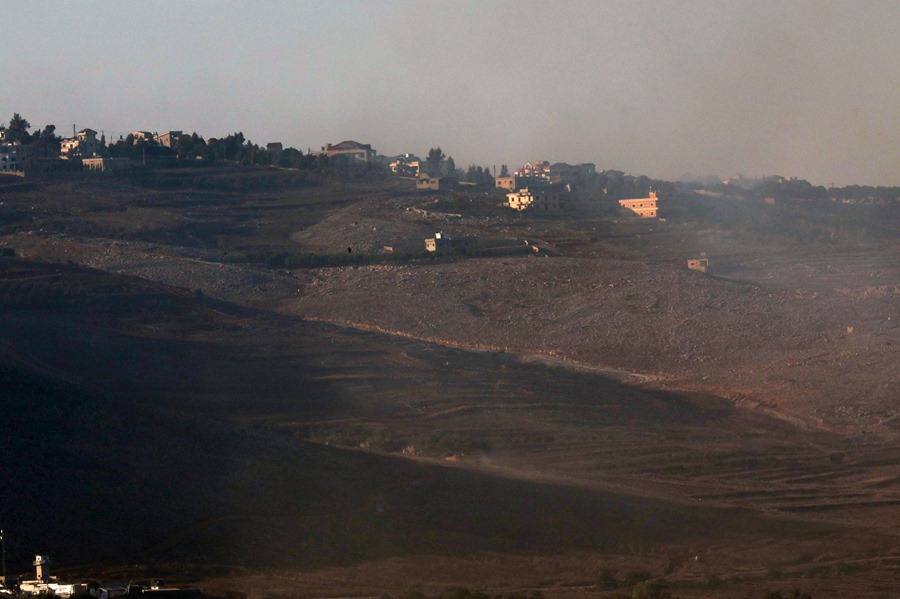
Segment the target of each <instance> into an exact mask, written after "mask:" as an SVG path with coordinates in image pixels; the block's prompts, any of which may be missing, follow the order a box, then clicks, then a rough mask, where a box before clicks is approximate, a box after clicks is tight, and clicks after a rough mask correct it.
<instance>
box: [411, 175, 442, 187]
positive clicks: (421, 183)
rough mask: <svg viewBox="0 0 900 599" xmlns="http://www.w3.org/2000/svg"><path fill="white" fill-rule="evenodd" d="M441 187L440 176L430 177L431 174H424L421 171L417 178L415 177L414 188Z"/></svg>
mask: <svg viewBox="0 0 900 599" xmlns="http://www.w3.org/2000/svg"><path fill="white" fill-rule="evenodd" d="M440 188H441V178H440V177H432V176H431V175H426V174H425V173H422V174H421V175H419V178H418V179H416V189H430V190H434V191H437V190H439V189H440Z"/></svg>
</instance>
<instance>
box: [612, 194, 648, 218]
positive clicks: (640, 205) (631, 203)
mask: <svg viewBox="0 0 900 599" xmlns="http://www.w3.org/2000/svg"><path fill="white" fill-rule="evenodd" d="M656 200H657V197H656V192H655V191H651V192H650V195H649V197H646V198H634V199H629V200H619V205H620V206H622V207H623V208H628V209H629V210H631V211H632V212H634V213H635V214H637V215H638V216H640V217H641V218H656V212H657V207H656Z"/></svg>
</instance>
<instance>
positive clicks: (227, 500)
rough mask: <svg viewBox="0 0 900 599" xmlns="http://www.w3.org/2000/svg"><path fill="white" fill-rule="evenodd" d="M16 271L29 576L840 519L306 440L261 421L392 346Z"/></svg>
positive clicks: (18, 475) (326, 559)
mask: <svg viewBox="0 0 900 599" xmlns="http://www.w3.org/2000/svg"><path fill="white" fill-rule="evenodd" d="M0 281H2V290H3V294H2V295H0V303H2V312H3V314H4V327H3V329H2V331H0V347H2V352H0V385H2V388H3V390H4V400H3V402H2V403H0V428H2V434H0V451H2V459H0V468H2V472H0V477H2V480H3V481H4V487H5V488H4V493H3V499H2V502H0V521H2V522H3V523H4V526H5V528H6V529H7V531H8V536H9V537H10V539H11V543H10V550H11V556H10V557H11V563H12V565H13V566H14V569H15V570H18V571H22V570H24V569H27V561H28V559H29V556H30V555H32V554H35V553H39V552H48V553H52V554H53V555H54V556H55V557H56V559H57V562H58V563H61V564H75V563H87V562H93V561H97V560H106V561H108V562H134V561H144V562H150V563H154V562H156V563H162V562H170V561H173V560H175V561H180V562H189V563H198V564H223V565H233V566H235V565H248V566H262V565H269V564H271V565H280V566H323V565H342V564H350V563H354V562H357V561H360V560H368V559H378V558H385V557H391V556H403V555H423V554H434V555H465V554H470V553H472V552H479V551H497V552H510V551H512V552H521V551H527V552H535V553H542V552H551V553H552V552H565V551H570V550H573V549H582V550H601V549H607V550H612V549H615V548H622V547H629V546H637V545H653V544H666V543H676V542H678V543H682V542H691V541H695V542H710V541H713V540H716V539H719V540H724V539H726V538H731V539H736V538H738V537H741V536H743V535H749V534H750V533H752V534H753V535H754V536H757V537H758V536H760V535H762V536H770V535H771V536H773V537H782V536H784V535H787V536H794V535H803V534H806V533H809V532H810V531H811V530H813V529H816V530H820V529H821V527H819V526H814V527H812V528H811V527H810V525H803V527H801V526H800V525H799V524H790V523H784V522H781V523H774V522H773V521H769V520H766V519H762V518H759V517H757V516H753V515H751V514H748V513H746V512H742V511H740V510H735V509H709V508H703V509H701V508H695V507H685V506H682V505H679V504H675V503H670V502H666V501H663V500H658V499H651V498H635V497H629V496H626V495H621V494H616V493H609V492H601V491H597V490H591V489H589V488H575V487H569V486H559V485H550V484H541V483H537V482H528V481H521V480H515V479H511V478H502V477H497V476H490V475H487V474H484V473H478V472H470V471H467V470H463V469H458V468H448V467H442V466H437V465H431V464H427V463H417V462H413V461H410V460H406V459H402V458H397V457H389V456H384V455H373V454H366V453H363V452H358V451H348V450H339V449H335V448H329V447H325V446H319V445H311V444H305V443H302V442H300V441H298V440H297V439H296V438H295V437H294V436H292V435H288V434H284V433H279V432H277V431H275V430H274V429H272V428H271V427H269V426H262V425H261V424H260V423H262V422H272V421H273V419H274V420H278V421H281V420H290V419H296V418H323V417H328V416H329V415H332V414H333V413H334V412H336V411H337V410H338V408H340V409H345V408H346V407H347V406H346V405H344V404H345V403H346V402H348V401H349V400H348V399H347V398H346V397H345V395H346V393H344V392H342V391H341V390H340V387H339V386H337V385H335V384H332V383H328V382H323V381H322V379H327V378H328V377H327V376H322V375H323V373H328V372H330V371H334V370H329V369H338V368H340V364H341V362H342V361H346V360H350V361H359V360H360V359H361V358H360V356H362V355H363V353H364V354H365V359H366V360H375V362H374V363H373V364H374V365H373V368H374V369H380V370H382V371H383V370H384V369H385V368H387V367H388V366H389V364H388V363H387V362H382V363H381V364H378V363H377V360H379V359H381V360H388V357H389V352H388V349H389V348H388V347H387V346H383V347H380V348H377V349H376V350H373V349H372V348H369V349H368V350H366V352H363V353H361V350H360V344H361V343H362V341H361V340H359V339H355V340H353V343H354V344H355V345H351V344H350V343H349V342H348V341H347V339H344V338H341V336H340V335H339V334H337V333H336V332H335V331H334V329H331V328H326V327H318V326H313V325H303V324H296V323H294V324H291V323H290V322H288V321H286V320H285V321H284V322H281V321H279V322H280V324H281V325H282V326H281V327H272V325H271V322H268V321H267V319H269V318H272V317H271V316H270V315H265V314H256V313H249V312H246V311H241V310H238V309H231V308H229V307H227V306H223V305H218V306H215V307H212V306H211V305H207V304H205V303H203V302H202V301H200V300H199V299H197V298H195V297H194V296H191V295H187V294H184V293H182V292H179V291H175V290H168V289H167V288H165V287H163V286H161V285H157V284H152V283H147V282H146V281H141V280H139V279H132V278H127V277H118V276H113V275H108V274H105V273H100V272H98V271H90V270H86V269H78V268H76V267H71V266H57V265H39V264H31V263H27V262H22V261H18V260H3V261H0ZM225 311H229V313H228V314H226V313H225ZM297 327H299V329H298V328H297ZM275 330H281V331H282V334H283V335H285V336H289V341H290V343H287V342H285V340H284V339H281V340H279V339H277V338H273V337H272V336H271V335H272V332H273V331H275ZM248 331H249V333H248ZM263 331H267V333H266V336H264V337H263V338H261V339H260V338H257V335H258V334H260V333H261V332H263ZM298 332H302V335H300V334H297V333H298ZM251 340H252V341H251ZM365 343H368V344H370V345H371V344H373V343H386V341H374V340H372V339H369V340H368V341H366V342H365ZM287 348H290V350H288V349H287ZM266 350H268V351H269V352H270V353H265V352H266ZM378 356H384V357H381V358H379V357H378ZM329 360H331V361H332V362H333V363H335V364H336V366H327V364H326V363H327V362H328V361H329ZM314 379H316V380H314ZM801 530H803V531H805V532H801Z"/></svg>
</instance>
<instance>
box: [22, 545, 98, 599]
mask: <svg viewBox="0 0 900 599" xmlns="http://www.w3.org/2000/svg"><path fill="white" fill-rule="evenodd" d="M33 565H34V568H35V579H34V580H23V581H22V582H20V583H19V591H20V592H21V593H22V594H23V595H40V594H42V593H43V594H45V595H56V596H57V597H71V596H72V595H77V594H80V593H87V590H88V588H87V585H86V584H79V583H66V582H59V581H58V580H57V579H56V577H54V576H50V569H49V566H50V558H49V557H47V556H46V555H36V556H34V562H33Z"/></svg>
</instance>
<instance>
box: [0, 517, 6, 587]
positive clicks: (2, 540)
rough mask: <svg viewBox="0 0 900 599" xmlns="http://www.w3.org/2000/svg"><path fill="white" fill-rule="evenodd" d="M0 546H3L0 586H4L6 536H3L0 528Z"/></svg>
mask: <svg viewBox="0 0 900 599" xmlns="http://www.w3.org/2000/svg"><path fill="white" fill-rule="evenodd" d="M0 545H2V546H3V549H2V553H3V558H2V560H3V578H2V579H0V585H2V586H6V535H4V534H3V529H2V528H0Z"/></svg>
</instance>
